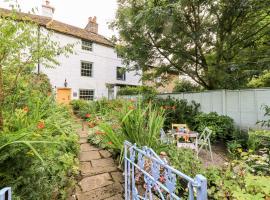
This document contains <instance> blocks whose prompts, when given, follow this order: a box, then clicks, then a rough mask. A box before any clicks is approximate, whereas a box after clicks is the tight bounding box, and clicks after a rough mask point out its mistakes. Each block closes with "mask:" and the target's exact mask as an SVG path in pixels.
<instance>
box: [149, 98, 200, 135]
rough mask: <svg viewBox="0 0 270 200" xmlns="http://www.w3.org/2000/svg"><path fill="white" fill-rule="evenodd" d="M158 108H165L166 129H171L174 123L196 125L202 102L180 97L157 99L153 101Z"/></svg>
mask: <svg viewBox="0 0 270 200" xmlns="http://www.w3.org/2000/svg"><path fill="white" fill-rule="evenodd" d="M152 102H153V104H155V105H156V106H157V107H158V108H163V109H164V110H165V122H164V129H165V130H169V129H171V124H172V123H183V124H184V123H185V124H188V126H189V127H193V126H194V118H195V116H197V115H198V114H199V108H200V104H197V103H195V102H194V101H192V102H191V103H188V102H187V101H186V100H178V99H172V98H167V99H155V100H153V101H152Z"/></svg>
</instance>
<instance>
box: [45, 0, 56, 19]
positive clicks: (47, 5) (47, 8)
mask: <svg viewBox="0 0 270 200" xmlns="http://www.w3.org/2000/svg"><path fill="white" fill-rule="evenodd" d="M54 10H55V9H54V7H52V6H51V5H50V1H48V0H46V1H45V4H43V5H42V15H43V16H45V17H50V18H53V13H54Z"/></svg>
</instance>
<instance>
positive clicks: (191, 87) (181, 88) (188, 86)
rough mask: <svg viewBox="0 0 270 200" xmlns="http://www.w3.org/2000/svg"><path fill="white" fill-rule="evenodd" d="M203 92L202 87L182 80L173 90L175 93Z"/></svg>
mask: <svg viewBox="0 0 270 200" xmlns="http://www.w3.org/2000/svg"><path fill="white" fill-rule="evenodd" d="M200 91H202V87H201V86H199V85H196V84H195V83H192V82H191V81H188V80H185V79H182V80H180V81H177V82H176V83H175V86H174V88H173V92H200Z"/></svg>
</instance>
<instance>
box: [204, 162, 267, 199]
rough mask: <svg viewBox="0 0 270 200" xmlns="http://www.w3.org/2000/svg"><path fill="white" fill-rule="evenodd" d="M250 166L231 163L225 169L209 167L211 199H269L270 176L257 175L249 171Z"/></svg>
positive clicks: (208, 181) (209, 192) (208, 183)
mask: <svg viewBox="0 0 270 200" xmlns="http://www.w3.org/2000/svg"><path fill="white" fill-rule="evenodd" d="M247 168H248V166H246V165H245V164H241V163H231V164H229V165H228V166H226V167H224V168H223V169H218V168H208V169H207V170H206V171H205V173H204V175H205V176H206V177H207V185H208V198H209V199H217V200H219V199H235V200H252V199H258V200H259V199H260V200H264V199H268V198H269V197H270V196H269V194H270V185H269V181H270V177H269V176H255V175H252V174H250V173H249V172H248V170H247Z"/></svg>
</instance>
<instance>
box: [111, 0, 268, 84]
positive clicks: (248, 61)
mask: <svg viewBox="0 0 270 200" xmlns="http://www.w3.org/2000/svg"><path fill="white" fill-rule="evenodd" d="M118 5H119V6H118V10H117V15H116V20H115V21H114V22H113V23H112V25H111V26H112V27H114V28H115V29H116V30H118V31H119V35H120V38H119V39H118V40H117V41H116V43H117V44H118V45H117V50H118V53H119V55H121V57H122V58H124V59H125V62H126V63H127V64H129V63H136V64H135V65H134V70H137V69H142V70H143V72H144V79H146V80H147V79H151V78H152V77H162V78H165V77H166V74H167V73H178V74H179V73H180V74H182V75H187V76H189V77H190V78H191V79H193V81H195V82H196V83H198V84H199V85H201V86H202V87H204V88H206V89H217V88H229V89H233V88H239V87H241V86H242V87H243V86H245V85H246V83H247V81H248V80H249V79H250V78H252V77H253V76H254V75H259V74H261V73H262V72H263V70H265V69H269V59H268V58H269V42H268V41H269V34H268V33H269V29H270V23H269V21H270V18H269V2H268V1H265V0H249V1H246V0H235V1H226V0H220V1H215V0H208V1H196V0H190V1H188V0H184V1H183V0H174V1H171V0H164V1H156V0H148V1H141V0H121V1H120V0H119V1H118ZM183 27H185V28H183ZM147 72H148V73H147Z"/></svg>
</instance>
